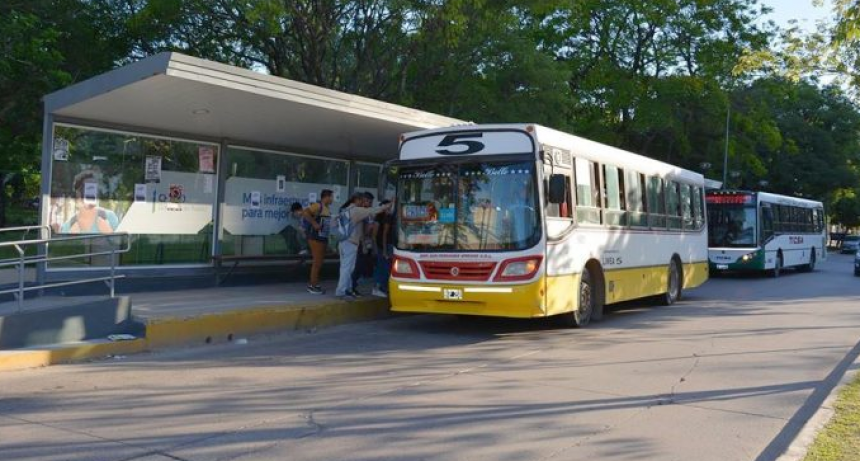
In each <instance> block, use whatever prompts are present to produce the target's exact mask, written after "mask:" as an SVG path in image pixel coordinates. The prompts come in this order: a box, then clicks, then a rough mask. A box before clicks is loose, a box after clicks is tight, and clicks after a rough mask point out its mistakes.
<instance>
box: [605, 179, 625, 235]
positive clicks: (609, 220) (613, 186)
mask: <svg viewBox="0 0 860 461" xmlns="http://www.w3.org/2000/svg"><path fill="white" fill-rule="evenodd" d="M623 175H624V171H623V170H619V169H618V167H615V166H612V165H604V166H603V178H604V183H605V184H606V211H605V212H604V217H605V219H604V223H605V224H606V225H608V226H613V227H619V226H626V225H627V220H626V219H625V215H624V193H623V192H624V176H623Z"/></svg>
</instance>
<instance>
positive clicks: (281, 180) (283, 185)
mask: <svg viewBox="0 0 860 461" xmlns="http://www.w3.org/2000/svg"><path fill="white" fill-rule="evenodd" d="M286 190H287V177H286V176H284V175H278V176H276V177H275V192H286Z"/></svg>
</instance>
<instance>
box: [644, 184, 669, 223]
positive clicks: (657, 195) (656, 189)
mask: <svg viewBox="0 0 860 461" xmlns="http://www.w3.org/2000/svg"><path fill="white" fill-rule="evenodd" d="M665 209H666V196H665V194H664V190H663V179H662V178H660V177H658V176H649V177H648V225H650V226H651V227H652V228H663V229H665V228H666V216H665V214H664V210H665Z"/></svg>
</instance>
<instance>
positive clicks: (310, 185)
mask: <svg viewBox="0 0 860 461" xmlns="http://www.w3.org/2000/svg"><path fill="white" fill-rule="evenodd" d="M224 167H225V168H227V174H226V175H225V182H224V203H223V205H222V206H223V210H222V213H223V214H222V229H221V231H222V232H221V253H222V254H224V255H245V256H263V255H301V254H305V253H306V252H307V242H306V241H305V240H306V239H305V234H304V230H303V228H302V224H301V218H300V214H301V213H300V212H299V211H298V210H297V211H292V209H293V208H298V207H299V206H300V207H302V208H305V207H307V206H308V205H309V204H311V203H316V202H317V201H319V200H320V194H321V192H322V191H323V189H329V190H332V191H333V192H334V203H332V205H331V211H332V213H334V212H336V211H337V207H339V206H340V204H341V203H342V202H343V201H344V200H346V199H347V177H348V173H349V164H348V162H346V161H344V160H331V159H323V158H317V157H309V156H304V155H299V154H288V153H283V152H273V151H266V150H258V149H251V148H245V147H236V146H230V147H229V148H228V149H227V153H226V157H225V162H224ZM376 172H377V181H378V172H379V169H378V168H376ZM295 204H298V205H295ZM329 252H330V253H334V252H335V247H334V242H333V241H330V245H329Z"/></svg>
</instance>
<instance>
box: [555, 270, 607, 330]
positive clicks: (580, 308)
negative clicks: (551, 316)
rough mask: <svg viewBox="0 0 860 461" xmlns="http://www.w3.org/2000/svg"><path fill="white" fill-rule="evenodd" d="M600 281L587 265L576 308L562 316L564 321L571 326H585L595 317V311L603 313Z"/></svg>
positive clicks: (581, 281)
mask: <svg viewBox="0 0 860 461" xmlns="http://www.w3.org/2000/svg"><path fill="white" fill-rule="evenodd" d="M599 288H600V282H599V280H598V278H597V277H596V276H595V275H594V273H593V271H592V270H591V269H590V268H588V267H586V268H585V269H583V270H582V276H580V278H579V288H578V290H577V294H576V296H577V299H578V302H577V305H576V310H574V311H573V312H569V313H567V314H564V315H562V316H561V320H562V323H563V324H564V325H565V326H567V327H571V328H583V327H585V326H587V325H588V324H589V323H591V320H598V318H595V315H594V314H595V312H599V313H600V314H599V315H600V316H602V314H603V305H602V301H601V299H602V297H601V296H600V295H599V292H600V290H599Z"/></svg>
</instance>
